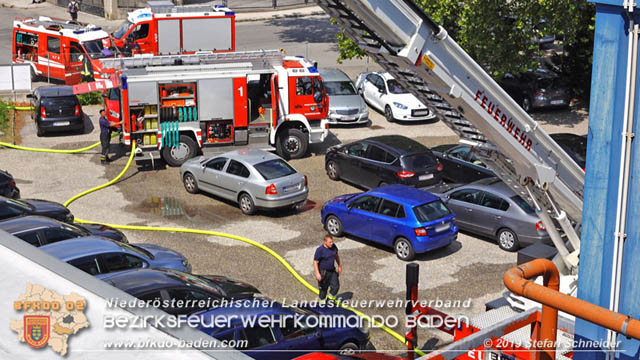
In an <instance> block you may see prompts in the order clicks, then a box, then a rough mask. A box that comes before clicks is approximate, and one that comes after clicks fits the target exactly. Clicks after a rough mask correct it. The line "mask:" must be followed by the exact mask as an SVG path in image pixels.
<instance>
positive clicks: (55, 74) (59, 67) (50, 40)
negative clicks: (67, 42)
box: [39, 35, 67, 83]
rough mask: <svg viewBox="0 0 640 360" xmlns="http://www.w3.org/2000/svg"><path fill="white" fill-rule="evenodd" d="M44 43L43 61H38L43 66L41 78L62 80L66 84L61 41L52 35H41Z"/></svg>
mask: <svg viewBox="0 0 640 360" xmlns="http://www.w3.org/2000/svg"><path fill="white" fill-rule="evenodd" d="M43 37H44V39H45V41H44V42H43V45H44V48H43V50H44V51H42V52H41V56H42V57H43V58H44V59H41V60H42V61H39V62H40V63H41V64H43V65H44V66H43V69H42V75H43V77H51V78H53V79H58V80H62V81H64V82H65V83H67V77H65V74H66V66H65V61H64V58H63V56H62V39H61V38H59V37H56V36H53V35H43Z"/></svg>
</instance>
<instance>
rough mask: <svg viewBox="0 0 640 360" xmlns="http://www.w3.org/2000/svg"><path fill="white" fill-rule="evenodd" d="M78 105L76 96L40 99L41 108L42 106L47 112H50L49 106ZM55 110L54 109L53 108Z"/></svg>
mask: <svg viewBox="0 0 640 360" xmlns="http://www.w3.org/2000/svg"><path fill="white" fill-rule="evenodd" d="M77 104H78V100H77V99H76V96H75V95H73V96H54V97H43V98H42V106H44V107H45V108H46V109H47V110H50V109H49V108H48V107H49V106H71V107H73V106H76V105H77ZM54 110H55V108H54Z"/></svg>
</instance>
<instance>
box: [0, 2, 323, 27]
mask: <svg viewBox="0 0 640 360" xmlns="http://www.w3.org/2000/svg"><path fill="white" fill-rule="evenodd" d="M263 2H264V1H262V3H263ZM214 3H215V4H219V3H220V2H219V1H214V2H209V3H204V4H214ZM228 3H229V7H230V9H231V10H234V11H236V10H235V9H234V8H233V7H232V6H233V4H234V3H237V4H239V3H241V1H234V0H229V2H228ZM243 3H244V2H243ZM254 3H255V4H257V2H256V1H254V2H249V4H250V5H255V4H254ZM279 3H284V2H283V1H282V0H280V2H279ZM286 6H288V5H286ZM0 7H5V8H16V9H28V10H33V9H42V10H40V11H39V13H40V14H45V13H46V14H47V16H50V17H57V18H62V19H67V18H69V14H68V13H67V11H66V9H65V8H62V7H59V6H56V5H55V4H54V3H49V2H43V3H39V4H33V3H32V2H31V0H0ZM240 10H241V12H238V11H236V22H245V21H261V20H268V19H272V18H288V17H304V16H312V15H324V14H325V12H324V11H323V10H322V9H321V8H320V7H318V6H316V5H312V6H304V5H302V6H301V7H299V6H296V5H291V6H290V7H289V6H288V7H287V8H285V9H276V10H270V9H269V8H266V7H259V8H258V7H250V8H249V7H245V8H240ZM245 10H246V12H245ZM78 21H81V22H86V23H91V24H94V25H97V26H101V27H105V28H107V29H115V28H116V27H117V26H118V25H120V24H121V23H122V20H106V19H104V18H103V17H100V16H96V15H93V14H89V13H85V12H82V11H80V12H79V13H78Z"/></svg>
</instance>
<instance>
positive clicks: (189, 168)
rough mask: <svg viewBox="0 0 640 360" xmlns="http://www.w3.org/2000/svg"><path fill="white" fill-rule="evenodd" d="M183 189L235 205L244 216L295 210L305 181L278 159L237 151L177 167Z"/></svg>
mask: <svg viewBox="0 0 640 360" xmlns="http://www.w3.org/2000/svg"><path fill="white" fill-rule="evenodd" d="M180 177H181V178H182V181H183V183H184V187H185V189H186V190H187V191H188V192H189V193H191V194H195V193H198V192H199V191H203V192H207V193H210V194H213V195H217V196H219V197H221V198H225V199H228V200H231V201H235V202H236V203H238V204H239V205H240V210H242V212H243V213H244V214H246V215H253V214H254V213H255V212H256V210H257V209H275V208H282V207H294V206H298V205H300V204H303V203H305V202H306V200H307V196H308V194H309V188H308V187H307V177H306V176H305V175H303V174H300V173H299V172H297V171H296V170H295V169H294V168H293V167H292V166H291V165H289V163H287V162H286V161H284V160H283V159H281V158H280V157H278V156H276V155H274V154H272V153H269V152H266V151H262V150H257V149H239V150H234V151H230V152H227V153H224V154H221V155H217V156H215V157H213V158H206V157H204V156H201V157H197V158H193V159H191V160H189V161H187V162H185V163H184V164H182V166H181V167H180Z"/></svg>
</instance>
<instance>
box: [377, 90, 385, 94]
mask: <svg viewBox="0 0 640 360" xmlns="http://www.w3.org/2000/svg"><path fill="white" fill-rule="evenodd" d="M378 92H379V93H380V94H384V93H385V92H386V91H384V89H378Z"/></svg>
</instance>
